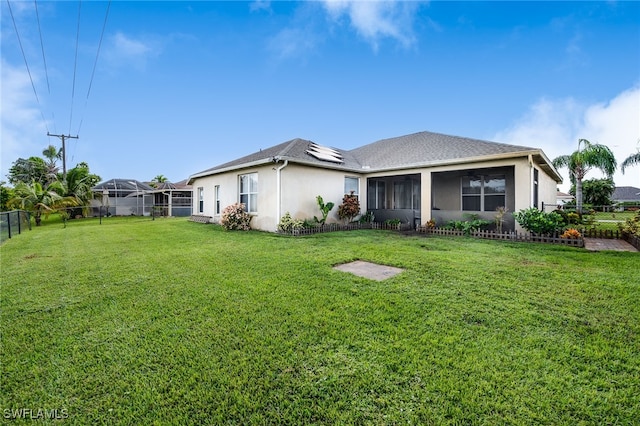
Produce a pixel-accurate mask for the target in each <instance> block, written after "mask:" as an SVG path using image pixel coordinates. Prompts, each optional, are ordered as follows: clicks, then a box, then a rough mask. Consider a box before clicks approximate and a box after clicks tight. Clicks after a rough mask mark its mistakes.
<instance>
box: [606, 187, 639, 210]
mask: <svg viewBox="0 0 640 426" xmlns="http://www.w3.org/2000/svg"><path fill="white" fill-rule="evenodd" d="M611 199H612V200H613V202H614V203H637V204H638V205H639V206H640V188H636V187H634V186H616V187H615V189H614V190H613V195H612V196H611Z"/></svg>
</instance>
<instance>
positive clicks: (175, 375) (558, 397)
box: [0, 218, 640, 425]
mask: <svg viewBox="0 0 640 426" xmlns="http://www.w3.org/2000/svg"><path fill="white" fill-rule="evenodd" d="M0 255H1V262H2V265H1V266H2V287H1V293H0V295H1V302H0V309H1V311H0V312H1V313H0V315H1V316H0V320H1V327H2V329H1V331H2V340H1V355H0V356H1V358H0V361H1V368H2V372H1V373H2V376H1V377H2V383H1V388H0V409H2V410H3V415H4V417H5V418H6V417H7V415H8V414H10V411H9V410H16V409H20V408H25V409H30V410H32V411H33V413H32V414H33V415H36V413H37V410H38V409H41V410H54V409H57V410H58V413H60V412H61V410H64V411H62V412H63V413H66V415H68V418H66V419H65V420H63V424H154V423H155V424H181V425H182V424H184V425H186V424H223V423H226V424H309V423H314V424H345V423H347V424H425V425H430V424H433V425H440V424H496V425H505V424H510V425H529V424H550V425H551V424H552V425H562V424H566V425H578V424H585V425H603V424H620V425H630V424H637V421H638V419H640V397H639V395H640V273H639V265H640V255H638V253H620V252H599V253H592V252H587V251H584V250H582V249H576V248H568V247H559V246H546V245H542V244H525V243H505V242H492V241H481V240H473V239H467V238H450V239H449V238H436V237H424V236H416V237H408V236H403V235H399V234H395V233H390V232H385V231H352V232H342V233H332V234H323V235H314V236H309V237H300V238H290V237H283V236H278V235H272V234H268V233H260V232H245V233H243V232H224V231H222V230H221V229H220V228H218V227H216V226H212V225H202V224H196V223H191V222H188V221H186V220H184V219H159V220H155V221H151V220H150V219H148V218H144V219H143V218H108V219H104V220H103V223H102V225H99V224H98V221H97V219H95V220H94V219H88V220H83V221H78V220H74V221H70V222H69V223H68V226H67V227H66V228H63V226H62V224H60V223H48V224H46V225H45V226H43V227H40V228H35V227H34V229H33V230H32V231H27V232H26V233H24V234H22V235H19V236H16V237H15V238H13V239H11V240H9V241H7V242H5V243H4V244H2V246H1V247H0ZM355 259H363V260H367V261H372V262H379V263H382V264H387V265H392V266H396V267H401V268H406V271H405V272H403V273H402V274H400V275H398V276H396V277H394V278H391V279H389V280H386V281H382V282H377V281H370V280H367V279H364V278H358V277H356V276H353V275H350V274H347V273H343V272H339V271H335V270H333V269H332V266H333V265H335V264H338V263H342V262H348V261H352V260H355ZM18 423H20V422H18ZM24 423H28V424H31V423H32V421H31V420H25V421H24Z"/></svg>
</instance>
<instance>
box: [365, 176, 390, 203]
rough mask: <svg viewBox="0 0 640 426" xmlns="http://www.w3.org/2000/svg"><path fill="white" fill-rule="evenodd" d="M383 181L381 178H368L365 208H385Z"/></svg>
mask: <svg viewBox="0 0 640 426" xmlns="http://www.w3.org/2000/svg"><path fill="white" fill-rule="evenodd" d="M385 205H386V204H385V183H384V181H382V180H369V185H368V187H367V210H378V209H384V208H385Z"/></svg>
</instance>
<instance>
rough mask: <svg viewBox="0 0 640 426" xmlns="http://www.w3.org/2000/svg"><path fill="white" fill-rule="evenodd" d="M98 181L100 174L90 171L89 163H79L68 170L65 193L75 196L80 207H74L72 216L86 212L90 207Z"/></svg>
mask: <svg viewBox="0 0 640 426" xmlns="http://www.w3.org/2000/svg"><path fill="white" fill-rule="evenodd" d="M98 182H100V176H97V175H94V174H92V173H90V172H89V165H88V164H87V163H84V162H82V163H79V164H78V165H77V166H76V167H74V168H73V169H71V170H69V171H67V176H66V180H65V182H64V190H65V192H64V195H66V196H68V197H75V198H76V201H77V202H78V204H77V205H78V206H82V210H84V211H81V210H80V208H78V209H73V211H72V212H71V213H72V215H71V217H75V216H76V215H79V214H81V213H86V211H87V210H88V209H89V204H90V203H91V200H92V199H93V197H94V193H93V191H92V190H91V188H93V187H94V186H95V185H96V184H97V183H98Z"/></svg>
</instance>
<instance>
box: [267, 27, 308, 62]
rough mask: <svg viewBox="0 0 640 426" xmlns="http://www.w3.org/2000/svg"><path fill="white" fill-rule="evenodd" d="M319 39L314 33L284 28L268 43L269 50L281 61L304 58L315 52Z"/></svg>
mask: <svg viewBox="0 0 640 426" xmlns="http://www.w3.org/2000/svg"><path fill="white" fill-rule="evenodd" d="M316 44H317V39H316V37H315V36H314V34H313V32H312V31H306V30H304V29H302V28H295V27H292V28H284V29H282V30H280V31H279V32H278V34H276V35H275V36H274V37H272V38H271V39H270V40H269V42H268V48H269V50H271V51H272V52H275V53H276V54H277V55H278V57H279V58H280V59H284V58H289V57H295V56H302V55H304V54H305V53H306V52H308V51H311V50H313V48H314V46H315V45H316Z"/></svg>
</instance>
